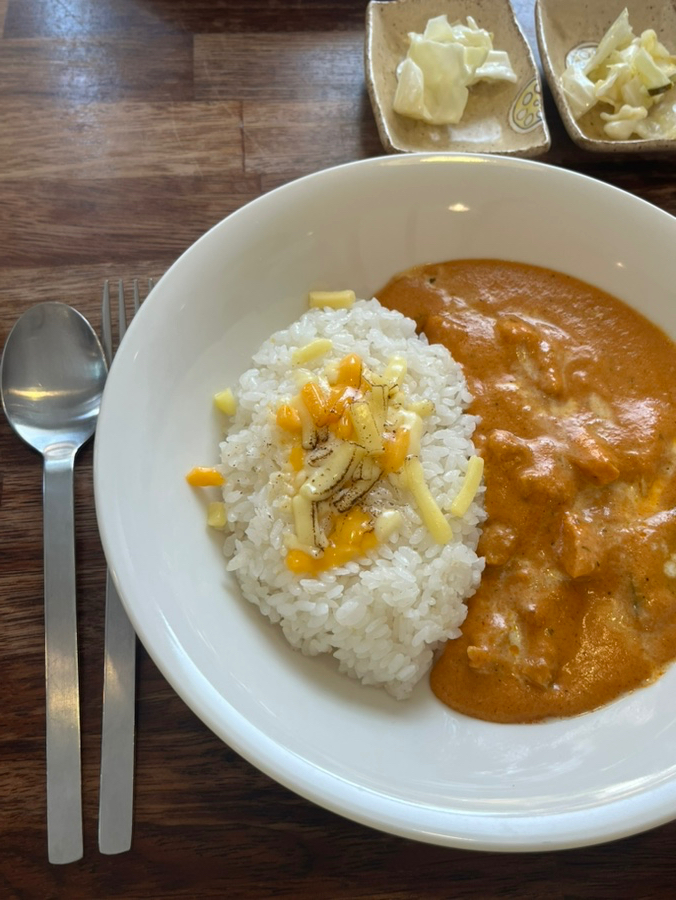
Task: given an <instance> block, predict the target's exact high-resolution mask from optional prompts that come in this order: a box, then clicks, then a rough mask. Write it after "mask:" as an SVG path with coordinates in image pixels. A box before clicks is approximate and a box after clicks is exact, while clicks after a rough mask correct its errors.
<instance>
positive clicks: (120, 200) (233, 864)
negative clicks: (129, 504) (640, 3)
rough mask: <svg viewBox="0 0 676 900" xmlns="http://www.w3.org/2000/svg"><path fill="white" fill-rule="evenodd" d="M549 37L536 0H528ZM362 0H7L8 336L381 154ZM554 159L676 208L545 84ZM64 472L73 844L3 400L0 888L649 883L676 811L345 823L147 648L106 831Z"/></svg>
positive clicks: (93, 649)
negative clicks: (289, 786)
mask: <svg viewBox="0 0 676 900" xmlns="http://www.w3.org/2000/svg"><path fill="white" fill-rule="evenodd" d="M514 6H515V9H516V11H517V15H518V16H519V19H520V22H521V24H522V27H523V28H524V31H525V33H526V36H527V37H528V39H529V40H530V42H531V45H532V46H533V47H535V43H534V29H533V2H532V0H518V2H516V3H514ZM365 7H366V3H365V2H362V0H314V2H312V0H305V2H303V0H195V2H191V0H95V2H94V0H0V35H1V36H0V122H1V123H2V127H1V128H0V196H1V198H2V199H1V202H0V341H2V342H3V344H4V341H5V339H6V337H7V334H8V332H9V329H10V328H11V326H12V324H13V323H14V321H15V320H16V318H17V316H18V315H19V314H20V313H21V312H22V311H23V310H24V309H26V308H27V307H28V306H29V305H31V304H33V303H35V302H38V301H42V300H49V299H61V300H66V301H67V302H69V303H71V304H73V305H74V306H76V307H77V308H78V309H80V310H81V311H82V312H83V313H84V314H85V315H87V316H88V317H89V318H90V320H91V321H92V324H93V325H94V326H95V327H96V328H99V327H100V301H101V287H102V283H103V280H104V279H105V278H117V277H119V276H125V277H127V278H131V277H132V276H134V275H137V276H139V277H141V278H146V277H148V276H150V275H154V276H157V275H158V274H161V273H162V272H163V271H165V270H166V268H167V267H168V266H169V265H171V263H172V262H173V261H174V260H175V258H176V257H177V256H178V255H179V254H180V253H182V252H183V250H185V249H186V248H187V247H188V246H189V245H190V244H191V243H192V242H193V241H194V240H195V239H196V238H197V237H199V236H200V235H201V234H202V233H203V232H204V231H206V230H207V229H208V228H210V227H211V226H212V225H214V224H215V223H216V222H218V221H219V220H220V219H222V218H223V217H224V216H226V215H228V214H229V213H230V212H232V211H233V210H235V209H237V208H239V207H240V206H242V205H243V204H245V203H247V202H249V201H250V200H252V199H254V198H255V197H257V196H259V195H260V194H261V193H263V192H265V191H268V190H271V189H272V188H274V187H276V186H277V185H279V184H282V183H284V182H287V181H289V180H290V179H292V178H295V177H298V176H301V175H305V174H307V173H309V172H313V171H317V170H318V169H321V168H325V167H326V166H330V165H335V164H340V163H344V162H348V161H350V160H353V159H358V158H364V157H370V156H376V155H380V154H381V153H382V148H381V146H380V143H379V140H378V135H377V131H376V128H375V123H374V121H373V116H372V113H371V109H370V106H369V102H368V99H367V96H366V93H365V89H364V82H363V68H362V54H363V40H364V33H363V27H364V14H365ZM545 108H546V113H547V118H548V122H549V125H550V129H551V132H552V138H553V141H552V149H551V151H550V152H549V154H548V155H547V156H546V157H545V159H544V161H545V162H549V163H551V164H554V165H559V166H565V167H568V168H571V169H574V170H576V171H580V172H584V173H586V174H589V175H592V176H593V177H595V178H599V179H601V180H604V181H607V182H609V183H611V184H615V185H617V186H618V187H621V188H623V189H625V190H628V191H631V192H633V193H635V194H637V195H638V196H640V197H643V198H644V199H646V200H648V201H650V202H652V203H655V204H656V205H658V206H660V207H661V208H663V209H665V210H666V211H668V212H670V213H672V214H676V179H674V178H673V159H669V158H656V159H651V160H644V159H635V158H632V159H629V160H621V159H614V158H612V159H605V158H603V157H593V158H592V157H589V156H584V154H583V153H582V151H579V150H578V149H577V148H575V147H574V146H573V144H572V142H571V141H570V140H569V139H568V138H567V136H566V134H565V132H564V130H563V128H562V126H561V124H560V122H559V121H558V118H557V114H556V111H555V109H554V107H553V104H552V101H551V97H550V96H549V95H548V94H547V92H545ZM92 458H93V451H92V446H91V445H89V446H87V447H86V448H85V449H84V450H83V451H82V453H81V454H80V456H79V459H78V465H77V472H76V487H75V499H76V552H77V577H78V585H79V591H80V593H79V597H78V614H79V626H80V671H81V692H82V718H83V734H82V765H83V779H84V816H85V856H84V859H83V860H82V861H81V862H79V863H76V864H73V865H70V866H66V867H55V866H49V865H48V863H47V859H46V834H45V792H44V789H45V770H44V766H45V762H44V732H45V727H44V668H43V661H44V656H43V653H44V646H43V644H44V633H43V621H42V509H41V463H40V459H39V457H38V456H37V455H36V454H34V453H32V452H31V451H30V450H29V449H28V448H27V447H25V446H24V445H23V444H21V442H20V441H19V440H18V438H16V436H15V435H14V434H13V432H12V431H11V429H10V428H9V426H8V424H7V422H6V421H5V419H4V417H1V416H0V660H1V661H2V670H1V677H0V704H1V706H0V709H1V712H2V725H3V727H2V729H1V730H0V897H2V898H10V900H24V898H39V900H43V898H69V900H70V898H86V900H92V898H116V897H124V898H125V900H134V898H144V900H146V898H148V897H157V898H211V897H213V898H222V897H226V896H227V897H229V898H257V897H261V898H263V897H273V896H274V897H289V898H316V897H329V898H336V900H342V898H370V900H386V898H387V900H390V898H397V900H408V898H433V897H434V898H436V897H439V898H446V897H459V898H493V897H510V898H541V897H548V898H551V900H572V898H583V897H584V898H587V897H589V898H618V897H626V898H632V900H633V898H661V897H665V898H666V897H671V896H673V884H674V881H675V879H676V862H675V861H674V854H673V850H672V847H673V844H674V842H675V841H676V822H672V823H669V824H665V825H663V826H662V827H660V828H656V829H654V830H653V831H650V832H647V833H645V834H642V835H637V836H635V837H632V838H628V839H626V840H623V841H619V842H616V843H612V844H608V845H603V846H598V847H590V848H586V849H582V850H575V851H568V852H564V853H535V854H507V855H501V854H492V853H488V854H478V853H473V852H469V851H463V850H452V849H445V848H440V847H435V846H432V845H427V844H419V843H415V842H411V841H407V840H404V839H401V838H397V837H393V836H390V835H386V834H382V833H379V832H376V831H373V830H371V829H369V828H366V827H363V826H361V825H357V824H354V823H352V822H349V821H347V820H345V819H342V818H341V817H339V816H337V815H334V814H332V813H330V812H327V811H325V810H323V809H321V808H319V807H317V806H315V805H313V804H312V803H309V802H307V801H305V800H303V799H301V798H299V797H297V796H296V795H295V794H293V793H291V792H290V791H288V790H286V789H285V788H283V787H281V786H280V785H278V784H276V783H275V782H274V781H272V780H271V779H270V778H268V777H267V776H265V775H263V774H262V773H261V772H259V771H257V770H256V769H254V768H253V767H252V766H250V765H249V764H248V763H246V762H245V761H244V760H242V759H241V758H240V757H238V755H237V754H236V753H235V752H234V751H233V750H231V749H230V748H229V747H227V746H225V745H224V744H223V743H222V742H221V741H219V740H218V739H217V738H216V737H215V736H214V735H213V734H212V733H211V732H210V731H209V730H208V729H207V728H206V727H205V726H204V725H203V724H202V723H201V722H200V721H199V720H198V719H197V718H196V717H195V716H194V714H193V713H192V712H191V711H190V710H189V709H188V708H187V707H186V706H185V704H184V703H183V702H182V701H181V700H180V699H179V698H178V696H177V695H176V694H175V693H174V691H173V690H172V689H171V688H170V687H169V685H168V684H167V682H166V681H165V680H164V678H163V677H162V675H161V674H160V673H159V671H158V670H157V668H156V667H155V665H154V664H153V662H152V661H151V659H150V658H149V657H148V655H147V653H146V652H145V650H144V649H143V648H142V647H141V648H139V652H138V653H139V667H138V673H139V678H138V746H137V782H136V810H135V834H134V842H133V846H132V850H131V851H130V852H129V853H127V854H124V855H122V856H118V857H105V856H102V855H100V854H99V853H98V850H97V845H96V831H97V821H96V816H97V802H98V763H99V733H100V724H101V709H100V701H101V690H102V650H103V612H104V585H105V561H104V558H103V553H102V550H101V547H100V543H99V539H98V534H97V530H96V519H95V513H94V502H93V489H92Z"/></svg>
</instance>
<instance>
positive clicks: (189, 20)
mask: <svg viewBox="0 0 676 900" xmlns="http://www.w3.org/2000/svg"><path fill="white" fill-rule="evenodd" d="M4 2H5V3H7V2H9V10H8V13H7V22H6V25H5V37H7V38H26V37H51V38H64V37H73V36H75V35H91V34H94V35H98V34H108V33H111V32H117V33H125V32H131V31H139V30H145V31H158V30H159V31H162V30H164V31H178V32H186V33H196V32H200V33H203V34H204V33H221V32H226V31H227V32H231V33H232V32H247V31H255V32H274V33H278V32H290V31H340V30H343V29H353V28H358V27H361V26H362V25H363V23H364V14H365V8H366V4H365V3H363V2H361V0H306V2H302V0H300V2H299V0H297V2H295V3H282V4H280V3H278V2H275V0H194V2H193V0H147V2H145V3H138V2H136V0H96V2H89V3H81V2H73V0H63V2H61V3H58V4H56V3H54V2H53V0H4Z"/></svg>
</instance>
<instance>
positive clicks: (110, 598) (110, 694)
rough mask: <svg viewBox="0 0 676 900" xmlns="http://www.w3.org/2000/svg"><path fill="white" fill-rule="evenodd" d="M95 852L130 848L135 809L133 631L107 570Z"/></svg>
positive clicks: (134, 663) (134, 670)
mask: <svg viewBox="0 0 676 900" xmlns="http://www.w3.org/2000/svg"><path fill="white" fill-rule="evenodd" d="M104 643H105V661H104V670H103V722H102V726H101V782H100V788H99V850H100V851H101V853H124V852H125V851H126V850H129V848H130V847H131V836H132V824H133V810H134V732H135V721H134V719H135V683H136V634H135V633H134V629H133V627H132V625H131V622H130V621H129V619H128V617H127V614H126V612H125V610H124V607H123V606H122V602H121V600H120V597H119V595H118V593H117V589H116V587H115V583H114V582H113V579H112V576H111V574H110V571H109V572H108V576H107V581H106V625H105V639H104Z"/></svg>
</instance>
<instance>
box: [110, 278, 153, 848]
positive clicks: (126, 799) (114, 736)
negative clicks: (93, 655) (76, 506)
mask: <svg viewBox="0 0 676 900" xmlns="http://www.w3.org/2000/svg"><path fill="white" fill-rule="evenodd" d="M153 286H154V280H153V279H152V278H150V279H148V293H150V291H151V290H152V288H153ZM132 290H133V312H132V316H133V315H135V314H136V313H137V312H138V309H139V306H140V300H139V285H138V279H134V281H133V289H132ZM117 293H118V303H117V308H118V313H117V322H118V325H117V335H118V344H119V342H120V341H121V340H122V338H123V337H124V335H125V332H126V330H127V311H126V304H125V291H124V283H123V281H122V280H120V281H119V283H118V292H117ZM101 322H102V327H101V337H102V344H103V350H104V353H105V354H106V360H107V362H108V365H109V366H110V364H111V362H112V360H113V355H114V352H115V351H114V338H113V331H114V329H113V315H112V311H111V303H110V287H109V283H108V281H106V282H105V284H104V286H103V303H102V311H101ZM104 641H105V649H104V673H103V719H102V725H101V780H100V787H99V850H100V851H101V853H123V852H124V851H125V850H129V848H130V847H131V836H132V827H133V819H134V741H135V730H136V728H135V718H136V635H135V633H134V629H133V627H132V625H131V622H130V621H129V619H128V617H127V614H126V612H125V610H124V607H123V606H122V602H121V600H120V597H119V595H118V593H117V589H116V587H115V583H114V581H113V579H112V576H111V574H110V571H108V573H107V577H106V624H105V638H104Z"/></svg>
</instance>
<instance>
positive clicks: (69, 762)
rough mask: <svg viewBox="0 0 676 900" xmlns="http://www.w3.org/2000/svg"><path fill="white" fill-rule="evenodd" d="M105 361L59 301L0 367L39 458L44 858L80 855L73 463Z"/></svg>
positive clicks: (85, 326) (0, 380)
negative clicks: (41, 473)
mask: <svg viewBox="0 0 676 900" xmlns="http://www.w3.org/2000/svg"><path fill="white" fill-rule="evenodd" d="M105 380H106V363H105V357H104V354H103V350H102V348H101V345H100V344H99V341H98V339H97V337H96V334H95V333H94V331H93V330H92V328H91V326H90V325H89V323H88V322H87V320H86V319H85V318H84V317H83V316H81V315H80V313H78V312H77V311H76V310H74V309H73V308H72V307H70V306H66V305H65V304H63V303H41V304H38V305H37V306H34V307H32V308H31V309H29V310H28V311H27V312H25V313H24V314H23V315H22V316H21V318H20V319H19V320H18V322H17V323H16V324H15V326H14V328H13V329H12V331H11V332H10V334H9V337H8V338H7V342H6V344H5V349H4V352H3V356H2V363H1V364H0V390H1V392H2V405H3V408H4V410H5V415H6V417H7V420H8V422H9V424H10V425H11V426H12V428H13V429H14V430H15V431H16V433H17V434H18V435H19V437H20V438H22V439H23V440H24V441H25V442H26V443H27V444H29V445H30V446H31V447H33V448H34V449H35V450H37V451H39V452H40V453H41V454H42V456H43V461H44V480H43V502H44V522H43V533H44V603H45V673H46V705H47V729H46V732H47V748H46V749H47V840H48V856H49V861H50V862H53V863H67V862H73V861H74V860H76V859H80V857H81V856H82V792H81V772H80V711H79V707H80V701H79V687H78V671H77V618H76V584H75V536H74V525H75V522H74V509H73V469H74V463H75V455H76V453H77V451H78V450H79V448H80V447H81V446H82V445H83V444H84V443H85V442H86V441H87V440H88V439H89V438H90V437H91V436H92V434H93V433H94V429H95V427H96V420H97V417H98V413H99V408H100V405H101V396H102V394H103V387H104V384H105Z"/></svg>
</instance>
